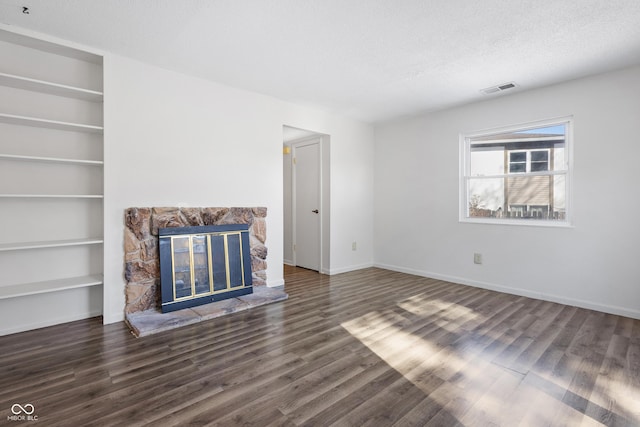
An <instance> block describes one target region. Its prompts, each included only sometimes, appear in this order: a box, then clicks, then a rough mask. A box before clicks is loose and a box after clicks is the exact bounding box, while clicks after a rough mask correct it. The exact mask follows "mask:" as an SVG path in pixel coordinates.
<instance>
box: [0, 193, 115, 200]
mask: <svg viewBox="0 0 640 427" xmlns="http://www.w3.org/2000/svg"><path fill="white" fill-rule="evenodd" d="M0 198H8V199H102V198H104V196H103V195H102V194H0Z"/></svg>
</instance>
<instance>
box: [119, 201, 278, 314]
mask: <svg viewBox="0 0 640 427" xmlns="http://www.w3.org/2000/svg"><path fill="white" fill-rule="evenodd" d="M266 216H267V208H265V207H250V208H214V207H205V208H178V207H162V208H159V207H154V208H145V207H142V208H129V209H126V210H125V218H124V219H125V229H124V253H125V255H124V277H125V280H126V286H125V293H126V304H125V315H127V316H129V315H131V314H133V313H138V312H142V311H147V310H156V311H158V312H159V307H160V261H159V257H158V229H159V228H168V227H187V226H198V225H223V224H247V225H249V246H250V248H251V271H252V281H253V286H254V291H255V289H256V288H257V287H261V286H265V285H266V279H267V271H266V270H267V261H266V259H267V248H266V246H265V241H266V239H267V223H266V219H265V218H266ZM285 295H286V294H285Z"/></svg>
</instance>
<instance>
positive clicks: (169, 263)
mask: <svg viewBox="0 0 640 427" xmlns="http://www.w3.org/2000/svg"><path fill="white" fill-rule="evenodd" d="M159 234H160V277H161V293H162V311H163V312H166V311H174V310H178V309H181V308H187V307H191V306H195V305H200V304H206V303H208V302H212V301H217V300H221V299H225V298H231V297H236V296H240V295H246V294H249V293H252V292H253V288H252V281H251V258H250V248H249V232H248V227H247V226H246V225H238V224H233V225H225V226H205V227H180V228H163V229H160V233H159Z"/></svg>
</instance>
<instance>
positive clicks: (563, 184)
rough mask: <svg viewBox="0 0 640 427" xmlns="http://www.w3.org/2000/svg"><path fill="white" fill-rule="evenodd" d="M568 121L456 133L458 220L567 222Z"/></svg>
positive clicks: (569, 133) (565, 223) (528, 222)
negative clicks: (458, 147)
mask: <svg viewBox="0 0 640 427" xmlns="http://www.w3.org/2000/svg"><path fill="white" fill-rule="evenodd" d="M570 135H571V120H569V119H565V120H558V121H552V122H545V123H541V124H535V125H523V126H519V127H513V128H505V129H502V130H500V131H493V132H483V133H476V134H468V135H462V136H461V156H462V159H461V165H462V167H461V202H460V219H461V220H462V221H470V222H498V223H523V224H545V225H551V224H553V225H567V224H568V223H569V200H570V199H569V172H570V155H569V147H570Z"/></svg>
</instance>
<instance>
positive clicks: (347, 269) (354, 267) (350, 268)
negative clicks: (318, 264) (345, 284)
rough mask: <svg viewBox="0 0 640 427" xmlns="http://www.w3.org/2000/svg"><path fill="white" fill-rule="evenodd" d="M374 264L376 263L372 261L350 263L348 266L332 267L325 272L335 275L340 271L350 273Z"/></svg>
mask: <svg viewBox="0 0 640 427" xmlns="http://www.w3.org/2000/svg"><path fill="white" fill-rule="evenodd" d="M373 266H374V264H373V263H372V262H371V263H366V264H360V265H348V266H346V267H340V268H330V269H329V272H328V273H325V274H329V275H333V274H340V273H348V272H350V271H356V270H362V269H364V268H369V267H373Z"/></svg>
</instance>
